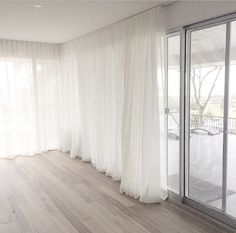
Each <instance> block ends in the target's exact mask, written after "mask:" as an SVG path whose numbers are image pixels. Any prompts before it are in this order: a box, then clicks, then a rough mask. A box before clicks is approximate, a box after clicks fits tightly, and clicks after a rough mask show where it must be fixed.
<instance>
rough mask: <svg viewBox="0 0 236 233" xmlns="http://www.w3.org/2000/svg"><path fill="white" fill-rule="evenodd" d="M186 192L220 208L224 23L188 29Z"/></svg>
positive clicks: (192, 197) (189, 195)
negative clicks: (189, 30)
mask: <svg viewBox="0 0 236 233" xmlns="http://www.w3.org/2000/svg"><path fill="white" fill-rule="evenodd" d="M188 35H189V41H188V43H189V46H190V50H189V100H188V101H189V110H188V111H189V112H188V118H189V120H188V140H189V144H188V146H189V148H188V153H189V155H188V161H187V166H188V169H187V185H186V196H188V197H189V198H191V199H194V200H196V201H198V202H201V203H204V204H208V205H211V206H214V207H217V208H220V209H221V203H222V166H223V128H224V85H225V84H224V82H225V46H226V25H225V24H223V25H220V26H214V27H209V28H206V29H200V30H195V31H192V32H189V34H188Z"/></svg>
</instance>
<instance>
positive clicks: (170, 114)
mask: <svg viewBox="0 0 236 233" xmlns="http://www.w3.org/2000/svg"><path fill="white" fill-rule="evenodd" d="M167 44H168V46H167V47H168V49H167V51H168V53H167V59H168V64H167V75H168V78H167V99H168V100H167V112H166V113H167V118H168V121H167V124H168V129H167V131H168V133H167V137H168V140H167V143H168V148H167V151H168V188H169V189H170V190H172V191H174V192H175V193H178V192H179V139H180V137H179V130H180V122H179V110H180V109H179V103H180V99H179V98H180V36H179V35H175V36H171V37H168V41H167Z"/></svg>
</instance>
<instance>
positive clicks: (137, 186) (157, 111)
mask: <svg viewBox="0 0 236 233" xmlns="http://www.w3.org/2000/svg"><path fill="white" fill-rule="evenodd" d="M164 34H165V26H164V16H163V12H162V9H160V8H159V9H153V10H150V11H148V12H145V13H143V14H140V15H138V16H135V17H132V18H130V19H127V20H124V21H122V22H120V23H117V24H114V25H112V26H109V27H107V28H105V29H103V30H100V31H98V32H95V33H92V34H90V35H87V36H84V37H81V38H79V39H77V40H74V41H71V42H69V43H66V44H64V45H63V46H62V67H63V75H62V77H61V82H60V83H61V85H60V90H61V96H60V104H61V107H62V109H61V110H62V111H61V115H60V137H61V140H60V149H62V150H64V151H70V153H71V155H72V156H73V157H76V156H79V157H81V158H82V159H83V160H85V161H91V162H92V163H93V165H94V166H95V167H96V169H97V170H99V171H103V172H105V173H106V174H107V175H110V176H112V177H113V178H114V179H116V180H119V179H121V192H125V193H126V194H128V195H131V196H133V197H135V198H140V200H141V201H143V202H157V201H160V198H161V197H162V198H165V197H166V193H165V190H166V185H165V183H166V182H165V178H166V172H165V167H166V166H165V164H164V148H165V146H164V140H163V139H164V131H163V125H164V124H163V119H164V117H163V103H162V102H163V78H164V75H163V71H164V69H163V48H164V44H163V40H164V38H163V37H164ZM163 164H164V166H163Z"/></svg>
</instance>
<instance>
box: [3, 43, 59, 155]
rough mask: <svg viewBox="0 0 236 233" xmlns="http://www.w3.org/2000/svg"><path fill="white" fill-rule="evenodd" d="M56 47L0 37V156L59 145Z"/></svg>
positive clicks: (43, 149)
mask: <svg viewBox="0 0 236 233" xmlns="http://www.w3.org/2000/svg"><path fill="white" fill-rule="evenodd" d="M59 75H60V47H59V45H51V44H46V43H45V44H44V43H34V42H21V41H11V40H0V158H13V157H15V156H17V155H33V154H35V153H39V152H42V151H47V150H50V149H56V148H58V144H59V134H58V132H59V118H58V115H59V105H58V104H59V101H58V90H59V85H58V84H59V83H58V81H59Z"/></svg>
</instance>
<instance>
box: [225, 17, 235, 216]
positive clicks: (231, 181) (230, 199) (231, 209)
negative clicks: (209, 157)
mask: <svg viewBox="0 0 236 233" xmlns="http://www.w3.org/2000/svg"><path fill="white" fill-rule="evenodd" d="M229 79H230V80H229V111H228V114H229V118H228V168H227V199H226V212H227V213H228V214H230V215H232V216H234V217H235V216H236V22H232V23H231V46H230V77H229Z"/></svg>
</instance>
